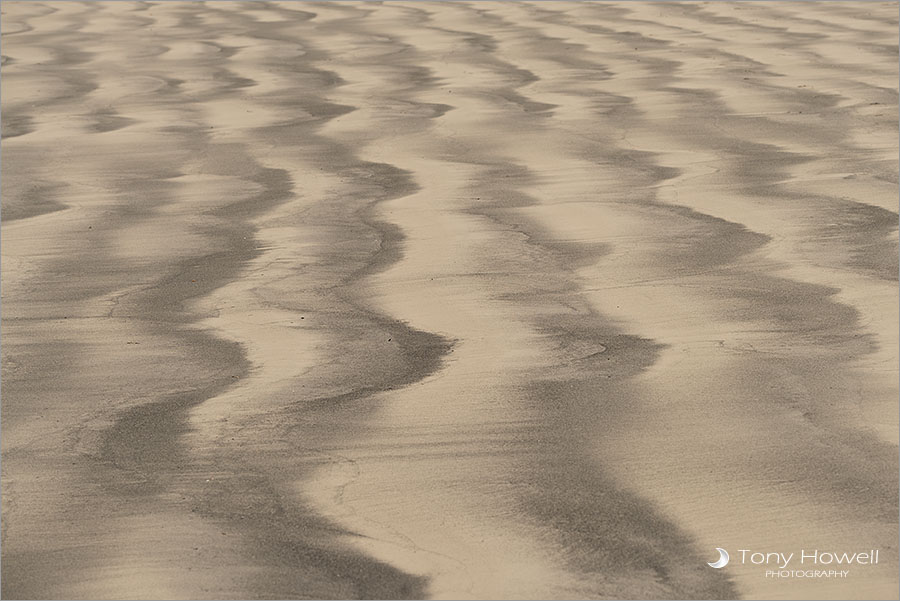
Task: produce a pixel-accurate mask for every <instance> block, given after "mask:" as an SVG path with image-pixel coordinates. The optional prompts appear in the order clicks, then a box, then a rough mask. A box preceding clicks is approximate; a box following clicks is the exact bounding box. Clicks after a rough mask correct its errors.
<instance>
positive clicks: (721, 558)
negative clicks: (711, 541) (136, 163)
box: [707, 547, 729, 570]
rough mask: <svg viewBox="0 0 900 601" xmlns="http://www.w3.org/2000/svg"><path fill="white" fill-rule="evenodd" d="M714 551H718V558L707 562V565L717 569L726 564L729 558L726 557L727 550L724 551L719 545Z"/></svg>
mask: <svg viewBox="0 0 900 601" xmlns="http://www.w3.org/2000/svg"><path fill="white" fill-rule="evenodd" d="M716 551H718V552H719V560H718V561H713V562H707V565H709V567H711V568H716V569H717V570H718V569H719V568H724V567H725V566H727V565H728V559H729V558H728V551H726V550H725V549H723V548H721V547H716Z"/></svg>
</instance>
